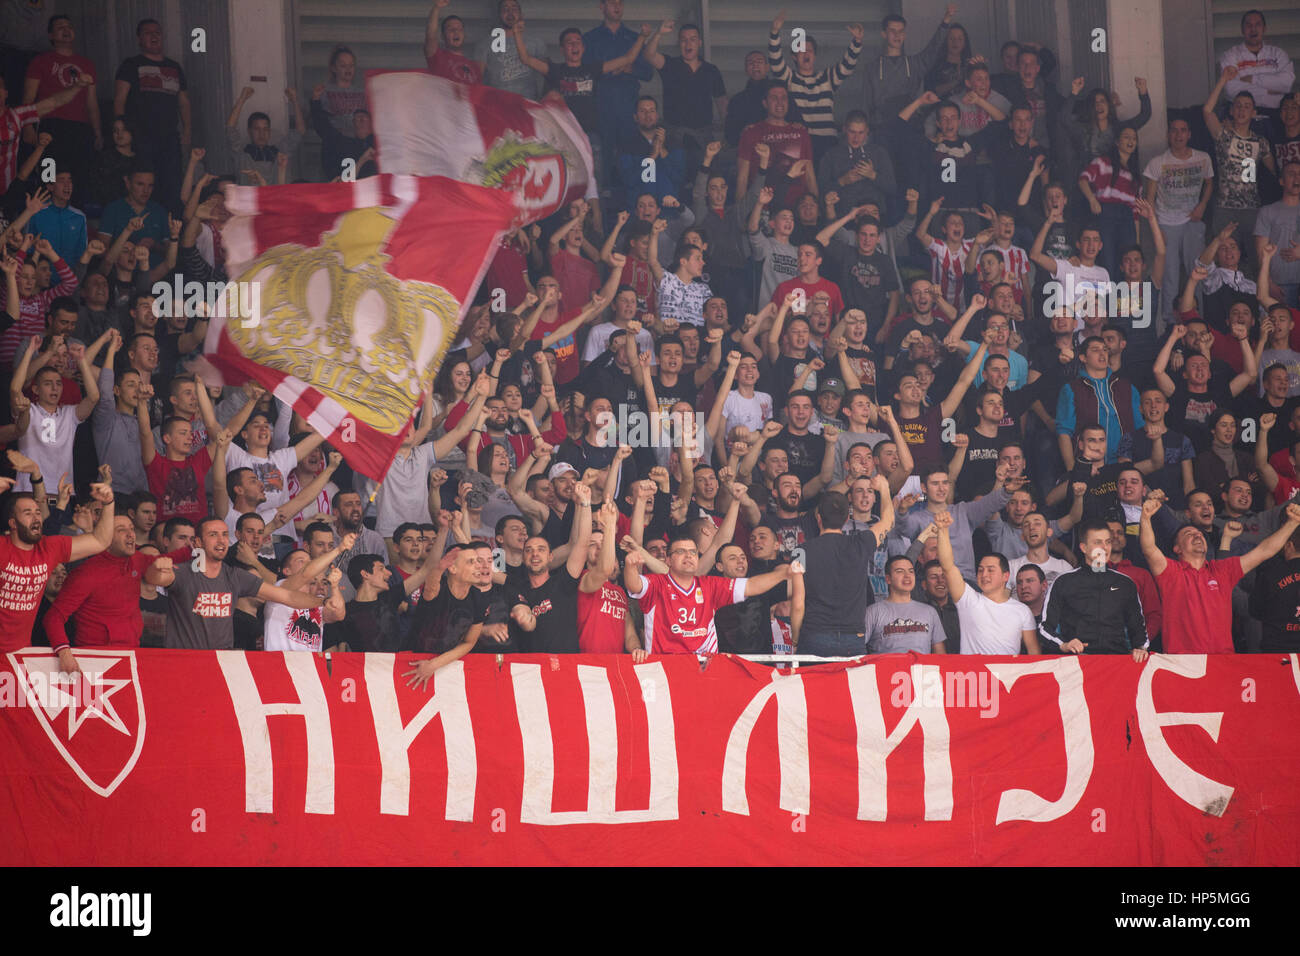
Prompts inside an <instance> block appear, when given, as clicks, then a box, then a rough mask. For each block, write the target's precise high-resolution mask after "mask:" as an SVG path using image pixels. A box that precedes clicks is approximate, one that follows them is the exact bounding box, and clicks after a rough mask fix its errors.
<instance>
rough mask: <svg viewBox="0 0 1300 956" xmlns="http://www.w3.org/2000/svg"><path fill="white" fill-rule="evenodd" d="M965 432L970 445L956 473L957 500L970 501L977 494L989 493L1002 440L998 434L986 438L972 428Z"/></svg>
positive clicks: (994, 477)
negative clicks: (968, 437) (958, 471)
mask: <svg viewBox="0 0 1300 956" xmlns="http://www.w3.org/2000/svg"><path fill="white" fill-rule="evenodd" d="M999 431H1001V429H999ZM966 434H967V435H969V436H970V445H969V446H967V448H966V460H965V461H964V462H963V463H962V466H961V472H960V473H959V474H958V475H957V499H956V500H958V501H970V500H971V499H973V498H975V497H976V496H977V495H986V494H988V493H989V490H990V489H991V488H992V487H993V482H994V480H995V479H996V478H997V470H998V452H999V449H1000V448H1001V446H1002V442H1003V440H1004V439H1003V438H1002V436H1001V435H1000V434H999V435H994V436H993V437H992V438H987V437H985V436H984V435H981V434H980V433H979V432H977V431H976V430H975V429H973V428H972V429H971V430H970V431H968V432H966Z"/></svg>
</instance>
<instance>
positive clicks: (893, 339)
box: [868, 315, 952, 364]
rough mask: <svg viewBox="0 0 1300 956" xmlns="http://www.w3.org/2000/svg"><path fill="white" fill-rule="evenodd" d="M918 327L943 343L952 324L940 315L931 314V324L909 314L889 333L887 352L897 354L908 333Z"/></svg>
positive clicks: (886, 345)
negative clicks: (917, 319) (921, 321)
mask: <svg viewBox="0 0 1300 956" xmlns="http://www.w3.org/2000/svg"><path fill="white" fill-rule="evenodd" d="M868 319H870V316H868ZM916 329H920V330H921V331H922V332H929V333H931V334H932V335H933V336H934V337H935V338H936V339H938V340H939V342H940V343H942V342H943V339H944V336H946V335H947V334H948V332H949V330H951V329H952V326H951V325H949V324H948V323H947V322H945V321H944V320H943V318H942V317H940V316H938V315H932V316H931V322H930V324H929V325H923V324H922V323H920V322H918V321H916V316H914V315H909V316H907V318H905V319H902V320H901V321H899V322H898V323H897V324H896V325H895V326H894V328H893V330H892V331H891V332H890V333H889V338H888V339H886V340H885V354H886V355H897V354H898V352H899V350H900V349H902V347H903V339H905V338H907V333H909V332H912V331H914V330H916ZM895 364H897V360H895Z"/></svg>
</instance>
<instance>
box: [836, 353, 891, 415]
mask: <svg viewBox="0 0 1300 956" xmlns="http://www.w3.org/2000/svg"><path fill="white" fill-rule="evenodd" d="M844 354H845V355H846V356H848V359H849V364H850V365H852V366H853V371H854V372H855V373H856V374H857V376H858V381H859V382H860V383H861V384H862V390H863V391H864V392H866V393H867V394H868V395H870V396H871V400H872V401H873V402H875V403H877V404H879V403H880V398H879V391H878V390H877V386H878V385H879V382H880V376H879V372H880V371H882V369H877V368H876V353H875V352H873V351H871V349H869V348H866V347H865V346H864V347H862V348H858V347H857V346H853V345H850V346H848V347H847V348H845V349H844ZM882 361H883V359H882ZM837 364H838V363H837Z"/></svg>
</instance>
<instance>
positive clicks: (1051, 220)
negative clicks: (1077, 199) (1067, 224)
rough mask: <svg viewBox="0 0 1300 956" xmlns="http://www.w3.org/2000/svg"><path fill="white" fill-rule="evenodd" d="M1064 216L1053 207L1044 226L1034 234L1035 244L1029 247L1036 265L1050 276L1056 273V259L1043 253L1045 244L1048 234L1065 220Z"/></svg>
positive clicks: (1030, 256)
mask: <svg viewBox="0 0 1300 956" xmlns="http://www.w3.org/2000/svg"><path fill="white" fill-rule="evenodd" d="M1063 221H1064V217H1063V216H1062V215H1061V212H1060V210H1058V209H1053V210H1052V211H1051V212H1049V213H1048V214H1047V216H1046V217H1045V218H1044V219H1043V225H1042V228H1041V229H1039V230H1038V235H1036V236H1034V244H1033V245H1032V246H1030V247H1029V258H1030V259H1032V260H1033V263H1034V265H1036V266H1038V267H1039V268H1040V269H1043V270H1044V271H1046V272H1047V274H1048V275H1049V276H1054V275H1056V260H1055V259H1053V258H1052V257H1051V256H1049V255H1045V254H1044V253H1043V246H1044V245H1045V244H1046V242H1047V234H1048V233H1049V232H1050V231H1051V230H1052V227H1053V226H1054V225H1056V224H1057V223H1059V222H1063Z"/></svg>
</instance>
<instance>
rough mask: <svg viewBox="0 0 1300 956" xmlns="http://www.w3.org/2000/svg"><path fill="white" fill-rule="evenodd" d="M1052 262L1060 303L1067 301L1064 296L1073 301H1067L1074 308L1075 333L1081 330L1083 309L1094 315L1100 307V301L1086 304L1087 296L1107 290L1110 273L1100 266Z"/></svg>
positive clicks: (1059, 260) (1065, 261) (1064, 261)
mask: <svg viewBox="0 0 1300 956" xmlns="http://www.w3.org/2000/svg"><path fill="white" fill-rule="evenodd" d="M1052 261H1053V262H1055V263H1056V276H1055V281H1057V282H1059V283H1060V284H1061V292H1060V295H1061V296H1062V297H1063V298H1062V301H1067V300H1066V299H1065V298H1064V297H1066V296H1071V295H1072V296H1073V299H1072V300H1069V301H1071V302H1072V304H1073V306H1074V310H1075V312H1074V315H1075V320H1074V327H1075V330H1076V331H1077V330H1079V329H1081V328H1083V315H1082V314H1081V313H1082V311H1083V309H1084V308H1085V307H1087V308H1090V309H1091V310H1092V311H1093V314H1096V312H1097V310H1098V309H1100V308H1101V305H1102V303H1101V302H1100V301H1093V302H1092V303H1090V304H1089V303H1087V298H1088V295H1087V294H1088V293H1089V292H1098V291H1101V290H1103V289H1107V288H1109V283H1110V273H1109V272H1107V271H1106V270H1105V268H1103V267H1102V266H1085V265H1082V264H1080V265H1077V266H1076V265H1073V264H1072V263H1071V262H1070V260H1069V259H1053V260H1052ZM1071 276H1073V278H1074V281H1073V285H1071V281H1070V277H1071ZM1049 289H1050V286H1049Z"/></svg>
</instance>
